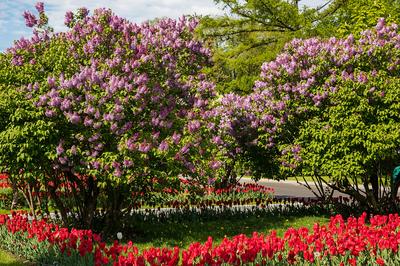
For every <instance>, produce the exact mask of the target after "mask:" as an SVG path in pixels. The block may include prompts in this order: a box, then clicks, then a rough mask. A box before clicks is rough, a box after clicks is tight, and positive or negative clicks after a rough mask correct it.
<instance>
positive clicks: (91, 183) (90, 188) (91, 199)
mask: <svg viewBox="0 0 400 266" xmlns="http://www.w3.org/2000/svg"><path fill="white" fill-rule="evenodd" d="M98 196H99V187H98V186H97V182H96V181H95V180H94V178H93V176H90V177H89V179H88V184H87V190H85V192H84V206H83V207H84V210H83V212H82V214H83V217H82V223H83V226H84V228H92V225H93V224H92V223H93V217H94V214H95V212H96V207H97V198H98Z"/></svg>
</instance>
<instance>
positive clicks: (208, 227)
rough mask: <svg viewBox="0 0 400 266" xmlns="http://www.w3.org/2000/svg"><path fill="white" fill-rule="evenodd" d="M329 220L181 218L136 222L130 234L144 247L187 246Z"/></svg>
mask: <svg viewBox="0 0 400 266" xmlns="http://www.w3.org/2000/svg"><path fill="white" fill-rule="evenodd" d="M328 221H329V218H328V216H326V215H298V214H297V215H290V216H274V215H270V216H268V215H254V216H247V217H246V216H245V217H243V218H240V217H235V218H221V219H218V220H212V221H184V220H183V221H180V222H168V221H163V222H162V223H148V222H141V223H135V227H136V228H134V231H133V232H134V233H132V234H131V235H128V236H126V239H130V240H132V242H134V245H137V246H138V247H139V248H140V249H143V248H147V247H150V246H155V247H164V246H165V247H174V246H178V247H180V248H186V247H188V246H189V245H190V244H191V243H193V242H200V243H203V242H205V241H207V238H208V236H212V237H213V239H214V241H215V242H216V243H218V242H220V241H222V239H223V238H224V237H232V236H235V235H238V234H245V235H248V236H250V235H251V234H252V233H253V232H260V233H261V232H262V233H269V232H270V231H271V230H276V231H277V233H278V235H280V236H283V233H284V232H285V231H286V230H287V229H288V228H289V227H295V228H298V227H303V226H304V227H309V228H311V227H312V226H313V225H314V223H316V222H319V223H326V222H328Z"/></svg>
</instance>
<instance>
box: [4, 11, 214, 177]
mask: <svg viewBox="0 0 400 266" xmlns="http://www.w3.org/2000/svg"><path fill="white" fill-rule="evenodd" d="M37 10H38V11H39V13H42V12H44V11H43V5H41V4H38V5H37ZM24 17H25V19H26V23H27V25H28V26H30V27H33V26H35V25H37V24H38V23H39V22H38V20H37V19H36V18H35V16H34V15H32V14H31V13H28V12H26V13H25V14H24ZM65 24H66V25H67V26H68V27H69V28H70V29H69V30H68V31H67V32H62V33H57V34H54V35H50V34H47V35H46V40H43V39H40V38H39V39H38V38H36V37H35V36H34V37H33V38H32V39H31V40H25V39H23V40H20V41H18V42H16V44H15V46H14V47H12V48H10V49H9V50H8V52H9V53H11V54H12V55H13V58H14V59H13V64H14V65H17V66H22V65H24V64H31V63H32V62H33V60H35V59H36V57H40V53H39V52H38V51H37V49H36V48H37V47H38V45H40V44H42V42H46V43H52V42H54V43H56V42H60V43H63V44H65V45H64V46H62V47H67V48H66V49H67V51H63V52H65V54H66V57H68V58H71V59H72V61H70V62H72V63H71V65H66V66H64V69H63V71H61V72H60V73H50V74H49V75H48V77H47V80H45V81H44V82H33V83H30V84H27V85H26V86H25V90H26V98H27V100H30V101H32V103H33V104H34V106H35V107H37V108H38V110H39V111H40V112H42V114H43V119H46V120H51V121H54V123H55V124H56V125H57V128H58V129H60V130H61V129H62V130H65V132H63V136H62V138H60V139H59V140H58V142H57V145H56V147H55V150H54V153H55V157H56V161H55V164H54V167H55V168H56V169H65V168H67V169H72V170H74V171H78V172H79V173H85V172H87V171H92V172H96V171H97V172H99V171H101V172H105V173H109V174H110V175H111V176H113V177H117V178H119V177H121V176H127V177H128V176H134V174H135V173H138V174H146V173H145V172H146V171H147V170H148V171H151V170H153V169H148V168H149V167H148V166H149V165H151V164H152V163H153V164H156V163H155V162H157V161H159V164H160V165H165V164H171V165H175V166H176V165H179V166H184V168H185V169H186V170H188V171H189V173H190V174H193V175H198V174H199V175H203V176H204V175H205V174H206V167H205V165H208V163H205V164H204V161H205V159H206V158H207V156H208V154H211V152H210V150H211V149H212V145H209V144H207V140H208V139H210V138H209V136H208V135H207V134H209V132H210V129H209V127H207V125H208V122H207V121H208V120H209V118H210V117H211V116H212V113H213V111H212V110H211V108H210V102H211V101H212V99H213V97H214V96H215V95H214V84H213V83H211V82H208V81H207V80H206V77H205V75H204V74H202V73H201V70H202V68H203V67H204V66H205V65H207V64H209V63H210V51H209V50H208V49H206V48H204V47H203V46H202V44H201V42H199V41H197V40H195V39H194V36H193V33H194V30H195V28H196V26H197V24H198V22H197V21H196V20H195V19H187V18H185V17H182V18H180V19H179V20H178V21H176V20H172V19H163V20H160V21H159V22H157V23H155V24H150V23H143V24H141V25H138V24H135V23H132V22H129V21H128V20H125V19H123V18H120V17H118V16H116V15H115V14H113V13H112V12H111V10H108V9H97V10H95V11H94V14H93V15H92V16H89V14H88V11H87V9H80V10H79V11H78V13H77V14H74V13H72V12H67V14H66V17H65ZM199 154H201V158H200V157H199ZM211 166H212V167H213V168H215V167H216V166H218V163H217V162H213V163H212V164H211ZM170 168H171V167H169V168H167V169H165V170H166V171H170V172H171V169H170ZM178 168H179V167H178ZM163 169H164V168H163ZM179 169H180V170H179V171H180V172H182V169H181V168H179ZM154 170H155V169H154Z"/></svg>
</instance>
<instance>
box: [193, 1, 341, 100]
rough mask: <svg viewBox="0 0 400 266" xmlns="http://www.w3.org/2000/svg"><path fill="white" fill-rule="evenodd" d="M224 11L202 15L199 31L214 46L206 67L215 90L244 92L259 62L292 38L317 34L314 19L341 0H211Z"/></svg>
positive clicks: (322, 17) (323, 16)
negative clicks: (309, 0) (308, 3)
mask: <svg viewBox="0 0 400 266" xmlns="http://www.w3.org/2000/svg"><path fill="white" fill-rule="evenodd" d="M215 2H216V4H219V5H222V7H223V8H224V9H225V10H226V11H227V13H228V15H225V16H221V17H216V18H212V17H205V18H203V19H202V21H201V27H200V28H199V34H200V35H201V36H202V37H203V38H205V39H206V40H207V41H208V42H209V43H210V45H211V46H212V47H213V49H214V66H213V67H212V68H210V69H208V72H209V74H210V75H212V77H213V78H214V79H215V81H216V83H217V89H218V90H219V91H220V92H223V93H225V92H238V93H242V94H243V93H244V94H246V93H249V92H251V90H252V87H253V84H254V81H255V80H256V79H257V78H258V69H259V66H260V65H261V64H262V62H265V61H269V60H272V59H273V58H275V56H276V55H277V54H278V53H279V51H280V50H281V49H282V48H283V46H284V44H285V43H286V42H288V41H290V40H291V39H293V38H295V37H296V38H304V37H309V36H315V35H323V33H321V32H319V31H324V30H325V29H324V28H322V27H317V26H318V24H319V23H321V22H322V21H325V20H326V18H327V17H330V16H332V15H333V14H334V13H335V12H336V11H337V10H338V9H339V8H340V7H341V6H342V5H343V3H345V2H346V1H345V0H336V1H327V3H326V4H324V5H322V6H320V7H318V8H309V7H305V6H303V7H302V6H301V1H283V0H280V1H272V0H247V1H239V0H216V1H215Z"/></svg>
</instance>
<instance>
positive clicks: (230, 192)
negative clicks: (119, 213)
mask: <svg viewBox="0 0 400 266" xmlns="http://www.w3.org/2000/svg"><path fill="white" fill-rule="evenodd" d="M194 191H195V192H194ZM273 194H274V189H273V188H270V187H266V186H263V185H258V184H251V183H245V184H240V183H238V184H236V185H231V186H229V187H227V188H223V189H216V188H214V187H213V186H206V187H201V186H199V185H198V184H195V183H190V182H187V181H186V180H181V182H180V184H179V187H178V188H163V189H162V190H161V191H153V192H150V193H148V195H151V196H150V197H148V198H145V199H143V200H139V201H137V202H136V203H135V204H134V205H133V209H140V208H143V206H150V207H164V208H185V207H205V206H219V207H224V206H232V205H246V204H254V205H261V204H267V203H268V202H271V201H272V199H273Z"/></svg>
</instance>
